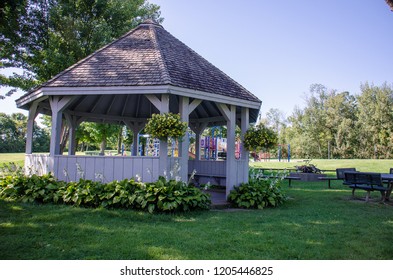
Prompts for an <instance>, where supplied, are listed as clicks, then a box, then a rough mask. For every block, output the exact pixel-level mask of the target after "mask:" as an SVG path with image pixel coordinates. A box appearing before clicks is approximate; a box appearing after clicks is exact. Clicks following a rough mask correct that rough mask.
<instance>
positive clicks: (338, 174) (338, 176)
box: [318, 167, 356, 189]
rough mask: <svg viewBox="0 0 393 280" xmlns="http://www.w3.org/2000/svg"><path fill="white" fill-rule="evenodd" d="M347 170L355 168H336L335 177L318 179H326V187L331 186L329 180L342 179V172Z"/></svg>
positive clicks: (320, 178) (319, 178)
mask: <svg viewBox="0 0 393 280" xmlns="http://www.w3.org/2000/svg"><path fill="white" fill-rule="evenodd" d="M348 171H351V172H353V171H356V168H352V167H351V168H337V169H336V177H318V180H322V181H328V188H329V189H330V188H331V184H330V181H336V180H344V173H345V172H348Z"/></svg>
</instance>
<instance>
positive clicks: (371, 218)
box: [0, 181, 393, 260]
mask: <svg viewBox="0 0 393 280" xmlns="http://www.w3.org/2000/svg"><path fill="white" fill-rule="evenodd" d="M284 185H285V187H284V189H285V191H286V192H287V194H288V196H289V197H290V199H289V200H288V202H286V203H285V204H284V205H282V206H280V207H279V208H275V209H264V210H253V211H244V210H243V211H234V212H230V211H222V210H211V211H207V212H199V213H186V214H179V215H150V214H147V213H141V212H134V211H127V210H105V209H86V208H76V207H70V206H59V205H57V206H55V205H34V204H22V203H15V202H5V201H0V240H1V242H0V259H143V260H145V259H154V260H162V259H165V260H167V259H170V260H173V259H181V260H187V259H220V260H226V259H245V260H247V259H250V260H253V259H284V260H294V259H302V260H310V259H389V260H391V259H393V245H392V244H393V234H392V233H393V206H392V205H388V204H381V203H378V202H376V201H373V202H369V203H365V202H364V201H362V200H360V199H359V200H352V199H351V193H350V191H349V190H347V189H346V188H345V187H343V186H342V185H341V184H340V183H339V182H333V189H327V188H326V182H317V183H308V184H306V183H302V182H299V181H296V182H294V183H293V185H294V186H293V187H292V188H288V187H286V184H284ZM364 194H365V193H364V192H361V191H359V192H358V193H357V196H358V197H359V198H361V197H364ZM379 197H380V195H379V194H377V193H375V194H373V198H374V199H375V200H377V199H378V198H379Z"/></svg>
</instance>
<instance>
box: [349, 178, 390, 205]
mask: <svg viewBox="0 0 393 280" xmlns="http://www.w3.org/2000/svg"><path fill="white" fill-rule="evenodd" d="M343 184H344V185H348V187H350V188H351V189H352V197H353V198H355V190H357V189H360V190H365V191H366V192H367V195H366V201H368V200H369V198H370V192H372V191H379V192H381V195H382V201H384V200H385V197H386V192H387V191H388V188H387V187H385V186H384V185H383V182H382V177H381V173H372V172H355V171H348V172H345V173H344V182H343Z"/></svg>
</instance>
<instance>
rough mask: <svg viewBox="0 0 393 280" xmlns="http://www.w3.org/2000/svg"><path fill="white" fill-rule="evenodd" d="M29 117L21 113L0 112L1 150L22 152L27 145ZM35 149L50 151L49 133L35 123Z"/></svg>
mask: <svg viewBox="0 0 393 280" xmlns="http://www.w3.org/2000/svg"><path fill="white" fill-rule="evenodd" d="M26 127H27V117H26V116H25V115H23V114H21V113H13V114H11V115H7V114H5V113H0V152H1V153H18V152H19V153H20V152H23V151H24V150H25V146H26ZM33 151H35V152H47V151H49V135H48V134H47V133H46V132H45V130H43V129H42V128H40V127H39V126H38V125H37V124H36V123H34V133H33Z"/></svg>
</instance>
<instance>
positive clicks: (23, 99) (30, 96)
mask: <svg viewBox="0 0 393 280" xmlns="http://www.w3.org/2000/svg"><path fill="white" fill-rule="evenodd" d="M43 96H44V93H43V92H42V89H39V90H37V91H34V92H32V93H30V94H28V95H26V96H22V97H20V98H18V99H17V100H15V103H16V106H17V107H18V108H21V107H23V106H24V105H26V104H28V103H30V102H33V101H35V100H37V99H40V98H42V97H43Z"/></svg>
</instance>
